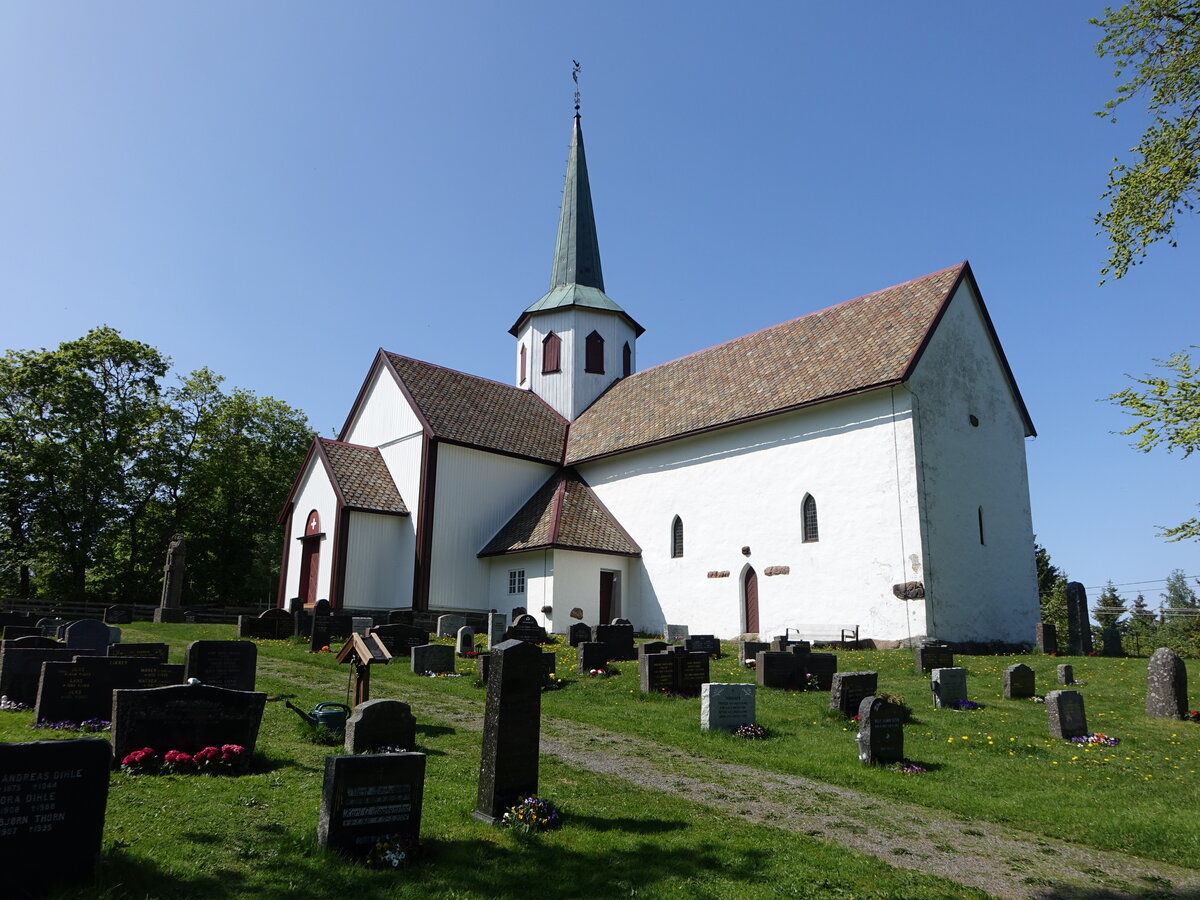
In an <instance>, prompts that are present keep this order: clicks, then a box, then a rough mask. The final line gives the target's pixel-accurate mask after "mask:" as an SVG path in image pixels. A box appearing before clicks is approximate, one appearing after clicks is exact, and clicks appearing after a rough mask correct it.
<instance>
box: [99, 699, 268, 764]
mask: <svg viewBox="0 0 1200 900" xmlns="http://www.w3.org/2000/svg"><path fill="white" fill-rule="evenodd" d="M266 702H267V695H266V694H264V693H261V692H258V691H231V690H227V689H226V688H219V687H212V686H211V685H207V684H182V685H175V686H172V687H161V688H151V689H149V690H140V691H135V690H116V691H113V714H112V740H113V753H114V755H115V756H116V758H117V759H118V760H121V759H124V758H125V757H126V756H127V755H128V754H129V753H130V752H132V751H134V750H140V749H141V748H143V747H153V748H154V749H155V750H159V751H160V752H165V751H167V750H182V751H183V752H184V753H195V752H196V751H197V750H203V749H204V748H205V747H220V746H221V745H223V744H237V745H239V746H241V747H245V748H246V750H247V751H249V752H251V753H253V752H254V745H255V744H256V743H257V741H258V728H259V725H260V724H261V723H262V714H263V707H264V706H265V705H266Z"/></svg>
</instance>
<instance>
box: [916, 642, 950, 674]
mask: <svg viewBox="0 0 1200 900" xmlns="http://www.w3.org/2000/svg"><path fill="white" fill-rule="evenodd" d="M914 655H915V659H916V663H917V673H918V674H923V673H925V672H932V671H933V670H934V669H950V668H953V667H954V653H953V652H952V651H951V650H950V648H949V646H947V645H946V644H927V645H923V646H921V647H918V648H917V649H916V651H915V654H914Z"/></svg>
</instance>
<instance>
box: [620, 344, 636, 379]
mask: <svg viewBox="0 0 1200 900" xmlns="http://www.w3.org/2000/svg"><path fill="white" fill-rule="evenodd" d="M631 374H633V351H632V350H631V349H630V348H629V341H626V342H625V346H624V348H622V350H621V377H622V378H628V377H629V376H630V375H631Z"/></svg>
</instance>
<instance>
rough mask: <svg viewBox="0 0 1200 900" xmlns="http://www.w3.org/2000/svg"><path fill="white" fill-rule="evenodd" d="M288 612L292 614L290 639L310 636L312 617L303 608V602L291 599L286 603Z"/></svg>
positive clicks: (296, 598) (298, 599) (295, 598)
mask: <svg viewBox="0 0 1200 900" xmlns="http://www.w3.org/2000/svg"><path fill="white" fill-rule="evenodd" d="M288 610H289V611H290V612H291V614H292V637H298V638H306V637H308V636H309V635H311V634H312V616H310V615H309V614H308V610H307V609H305V608H304V601H303V600H301V599H300V598H299V597H293V598H292V599H291V600H289V601H288Z"/></svg>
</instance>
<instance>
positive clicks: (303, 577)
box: [299, 537, 321, 606]
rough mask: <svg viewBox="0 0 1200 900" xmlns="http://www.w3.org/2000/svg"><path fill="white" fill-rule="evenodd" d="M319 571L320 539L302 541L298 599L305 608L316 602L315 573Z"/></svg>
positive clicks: (312, 538)
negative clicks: (302, 551) (302, 553)
mask: <svg viewBox="0 0 1200 900" xmlns="http://www.w3.org/2000/svg"><path fill="white" fill-rule="evenodd" d="M320 569H321V539H320V538H319V537H309V538H305V539H304V555H303V556H302V557H301V558H300V591H299V594H300V597H301V599H303V600H304V605H305V606H312V605H313V604H314V603H316V602H317V573H318V572H319V571H320Z"/></svg>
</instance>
